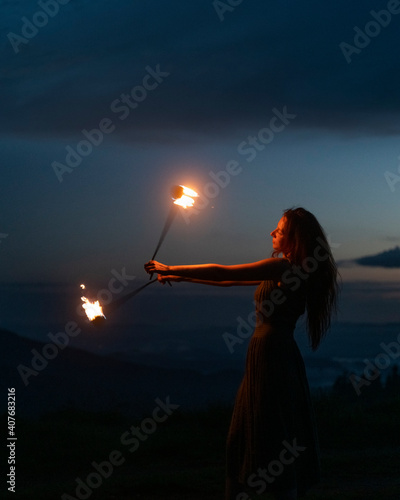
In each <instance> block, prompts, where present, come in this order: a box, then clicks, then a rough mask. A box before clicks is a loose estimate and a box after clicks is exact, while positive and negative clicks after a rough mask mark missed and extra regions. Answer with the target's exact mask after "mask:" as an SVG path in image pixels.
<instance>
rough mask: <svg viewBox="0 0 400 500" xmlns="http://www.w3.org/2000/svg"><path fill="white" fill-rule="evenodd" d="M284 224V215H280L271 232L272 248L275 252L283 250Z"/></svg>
mask: <svg viewBox="0 0 400 500" xmlns="http://www.w3.org/2000/svg"><path fill="white" fill-rule="evenodd" d="M285 225H286V220H285V217H282V218H281V220H280V221H279V222H278V225H277V227H276V229H274V230H273V231H272V233H271V236H272V248H273V249H274V251H275V252H279V253H281V252H283V249H284V246H285Z"/></svg>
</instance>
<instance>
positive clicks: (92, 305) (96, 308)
mask: <svg viewBox="0 0 400 500" xmlns="http://www.w3.org/2000/svg"><path fill="white" fill-rule="evenodd" d="M81 299H82V302H84V303H83V304H82V307H83V309H84V310H85V313H86V316H87V317H88V318H89V319H90V321H93V320H94V319H95V318H98V317H99V316H103V318H105V316H104V313H103V308H102V307H101V305H100V302H99V301H98V300H96V302H90V300H89V299H87V298H86V297H81Z"/></svg>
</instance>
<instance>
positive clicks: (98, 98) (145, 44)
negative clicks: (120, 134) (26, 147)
mask: <svg viewBox="0 0 400 500" xmlns="http://www.w3.org/2000/svg"><path fill="white" fill-rule="evenodd" d="M375 4H376V2H373V1H370V0H368V1H365V2H362V3H361V2H360V3H355V2H352V3H350V4H349V3H348V2H345V1H344V0H339V1H337V2H334V3H328V4H326V3H325V2H320V1H318V2H317V1H316V0H313V1H311V2H308V3H307V4H306V6H305V4H304V3H302V2H296V1H295V0H288V1H283V2H279V3H276V2H274V3H272V4H271V3H269V2H263V1H262V0H244V1H243V2H242V3H241V4H240V5H238V6H237V7H236V8H235V9H234V10H233V11H232V12H226V13H225V19H224V21H223V22H221V21H220V19H219V18H218V15H217V13H216V11H215V9H214V7H213V3H212V2H211V1H210V2H204V1H203V0H195V1H193V2H190V3H188V2H178V1H176V2H161V1H155V0H153V1H149V2H146V3H144V2H143V3H141V2H139V3H137V2H129V1H124V0H117V1H115V2H113V3H112V4H110V2H108V1H99V2H96V3H95V4H93V3H92V2H85V1H83V0H81V1H78V0H76V1H71V2H70V3H69V4H68V5H66V6H64V7H61V8H60V12H59V13H58V14H57V16H55V17H54V18H52V19H49V22H48V25H46V26H45V27H43V28H41V29H40V30H39V32H38V34H37V35H36V36H35V37H33V38H32V39H31V40H30V41H29V43H27V44H26V45H21V47H20V49H21V50H20V52H19V53H18V54H15V53H14V51H13V49H12V47H11V44H10V43H9V40H8V39H7V34H8V33H9V32H10V31H13V32H15V33H21V26H22V22H21V16H22V15H25V16H26V17H27V18H28V19H31V18H32V16H33V15H34V13H35V9H36V10H37V9H38V5H36V4H35V5H34V6H32V3H30V2H28V1H27V0H26V1H21V2H19V3H18V4H16V5H15V6H12V5H7V9H6V10H5V12H6V14H5V16H4V17H3V20H2V21H1V23H2V24H1V32H0V35H1V38H2V43H3V47H2V49H3V50H2V52H3V54H4V57H3V64H2V65H3V77H2V79H1V81H0V91H1V94H2V102H3V104H2V112H1V118H0V131H3V132H7V133H9V132H10V130H11V131H13V133H19V134H23V133H26V134H32V133H43V134H57V133H59V134H66V133H75V134H77V133H79V132H80V130H81V129H83V128H86V127H90V126H95V124H96V123H98V122H99V120H101V119H102V118H104V117H107V116H109V115H110V104H111V102H112V101H113V100H114V99H116V98H118V96H119V95H120V94H121V93H122V92H129V91H130V90H131V88H132V87H134V86H135V85H137V84H138V83H140V82H141V80H142V78H143V75H144V73H145V69H144V68H145V67H146V66H147V65H150V66H155V65H157V64H160V67H161V68H162V69H163V70H164V71H166V72H169V73H170V76H169V77H168V78H167V79H166V80H165V82H164V83H163V84H162V85H160V87H159V88H158V89H157V90H156V91H155V92H154V93H153V94H152V95H151V97H150V96H149V97H148V98H147V99H146V101H145V102H143V103H142V106H141V107H140V108H138V110H137V111H135V118H134V119H129V120H126V122H125V123H124V130H131V131H133V132H135V131H139V130H140V131H142V132H143V131H144V130H155V129H161V130H192V131H194V132H202V131H207V132H208V133H212V132H213V131H214V130H215V131H217V130H218V131H219V132H220V133H221V132H223V131H224V130H225V131H229V132H231V131H232V129H238V128H241V127H243V126H248V125H251V126H263V124H264V123H265V119H266V117H268V116H269V114H270V113H271V109H272V108H273V107H278V108H279V107H282V106H284V105H286V106H287V107H288V110H289V111H290V112H292V113H296V114H297V115H298V119H297V120H296V122H295V123H294V126H296V127H314V126H316V127H320V128H328V129H335V130H336V129H341V130H353V131H358V130H361V129H362V130H364V131H366V130H367V131H369V132H373V133H386V134H387V133H390V134H395V133H398V132H399V126H398V120H397V114H398V111H399V108H400V100H399V93H398V88H399V84H400V72H399V69H398V57H397V55H396V51H394V50H393V47H395V46H397V36H398V35H397V34H398V23H399V22H400V15H399V16H398V17H397V16H394V15H393V16H392V19H391V22H390V23H389V24H388V26H387V27H385V28H381V33H380V34H379V35H378V36H376V37H375V38H371V40H370V43H369V44H368V45H367V46H366V47H365V48H364V49H362V50H361V51H360V53H358V54H354V55H353V56H352V62H351V63H350V64H349V63H348V62H347V61H346V59H345V57H344V55H343V53H342V50H341V48H340V43H341V42H346V43H351V44H353V38H354V35H355V32H354V26H359V27H360V28H362V29H363V28H364V26H365V25H366V23H367V22H369V21H371V19H372V17H371V14H370V10H371V9H376V5H375ZM376 10H378V9H376ZM7 12H8V15H7ZM133 138H134V137H133Z"/></svg>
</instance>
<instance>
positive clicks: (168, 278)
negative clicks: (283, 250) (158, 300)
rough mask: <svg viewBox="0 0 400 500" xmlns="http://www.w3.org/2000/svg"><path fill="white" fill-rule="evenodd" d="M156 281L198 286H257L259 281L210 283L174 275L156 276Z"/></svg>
mask: <svg viewBox="0 0 400 500" xmlns="http://www.w3.org/2000/svg"><path fill="white" fill-rule="evenodd" d="M158 281H159V282H160V283H162V284H164V283H166V282H167V281H169V282H171V281H172V282H173V281H175V282H181V281H184V282H185V283H196V284H199V285H211V286H225V287H228V286H258V285H259V284H260V283H261V281H210V280H198V279H193V278H182V277H178V276H174V275H167V276H162V275H160V274H159V275H158Z"/></svg>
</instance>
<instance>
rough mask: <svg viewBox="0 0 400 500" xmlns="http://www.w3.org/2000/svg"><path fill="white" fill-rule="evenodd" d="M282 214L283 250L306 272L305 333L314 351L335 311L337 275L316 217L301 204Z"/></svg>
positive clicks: (337, 289)
mask: <svg viewBox="0 0 400 500" xmlns="http://www.w3.org/2000/svg"><path fill="white" fill-rule="evenodd" d="M283 217H284V220H285V225H284V237H285V239H284V241H285V244H284V245H285V246H284V248H283V249H282V250H283V253H284V254H285V255H286V257H287V258H288V259H289V260H290V261H291V263H292V264H294V265H297V266H300V267H301V270H302V273H303V276H306V278H304V279H305V283H306V311H307V333H308V337H309V340H310V344H311V347H312V349H313V350H314V351H315V350H316V349H317V348H318V346H319V344H320V342H321V339H322V338H323V336H324V335H325V334H326V332H327V330H328V329H329V327H330V325H331V319H332V316H333V314H335V313H336V312H337V303H338V294H339V284H338V278H339V276H340V275H339V272H338V270H337V267H336V263H335V260H334V258H333V255H332V251H331V249H330V246H329V243H328V240H327V237H326V234H325V231H324V230H323V228H322V227H321V225H320V224H319V222H318V220H317V219H316V217H315V216H314V215H313V214H312V213H311V212H309V211H307V210H305V209H304V208H301V207H299V208H289V209H287V210H285V211H284V212H283ZM275 255H276V252H275Z"/></svg>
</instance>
